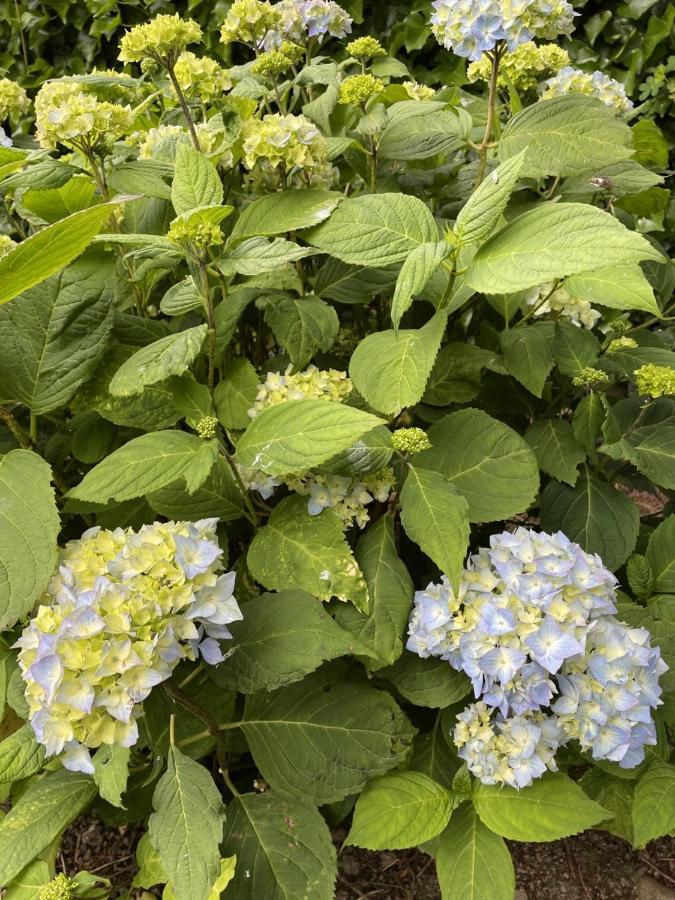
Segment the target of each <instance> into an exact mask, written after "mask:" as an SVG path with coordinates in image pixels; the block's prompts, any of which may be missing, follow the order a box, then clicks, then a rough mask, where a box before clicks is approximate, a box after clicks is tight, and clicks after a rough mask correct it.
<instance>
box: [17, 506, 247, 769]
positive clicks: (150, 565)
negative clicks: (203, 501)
mask: <svg viewBox="0 0 675 900" xmlns="http://www.w3.org/2000/svg"><path fill="white" fill-rule="evenodd" d="M217 522H218V520H217V519H203V520H201V521H199V522H166V523H159V522H155V523H154V524H152V525H144V526H143V527H142V528H141V529H140V531H138V532H135V531H134V530H133V529H131V528H128V529H126V530H124V529H122V528H116V529H115V530H114V531H105V530H101V529H99V528H91V529H89V531H86V532H85V533H84V534H83V535H82V538H81V539H80V540H76V541H70V542H69V543H68V544H66V546H65V548H64V549H63V550H62V551H61V552H60V558H59V566H58V569H57V571H56V573H55V574H54V576H53V577H52V579H51V581H50V582H49V585H48V587H47V592H46V596H45V603H44V604H43V605H41V606H40V607H39V608H38V611H37V613H36V614H35V616H34V617H33V619H32V620H31V621H30V623H29V624H28V626H27V627H26V628H25V629H24V631H23V634H22V635H21V637H20V638H19V640H18V641H17V643H16V645H15V646H16V647H18V648H19V656H18V661H19V667H20V669H21V673H22V676H23V680H24V683H25V696H26V701H27V702H28V708H29V719H30V724H31V726H32V728H33V731H34V733H35V736H36V738H37V740H38V742H39V743H41V744H42V745H43V746H44V747H45V748H46V751H47V754H48V755H49V756H54V755H57V754H62V756H61V761H62V763H63V765H64V766H65V767H66V768H67V769H71V770H73V771H81V772H87V773H92V772H93V764H92V762H91V758H90V756H89V749H92V748H95V747H98V746H100V745H102V744H110V745H112V744H117V745H121V746H123V747H131V746H133V744H135V743H136V741H137V740H138V726H137V721H136V720H137V718H138V716H139V714H140V703H141V702H142V701H143V700H144V699H145V698H146V697H147V696H148V694H149V693H150V691H151V689H152V688H153V687H154V686H155V685H157V684H159V683H161V682H162V681H165V680H166V679H167V678H169V677H170V676H171V673H172V672H173V670H174V669H175V667H176V666H177V665H178V663H179V662H180V661H181V660H183V659H189V660H195V659H197V658H198V657H199V656H201V657H202V658H203V659H204V660H205V661H206V662H207V663H210V664H212V665H215V664H217V663H219V662H221V661H222V660H223V659H224V657H223V654H222V652H221V649H220V645H219V643H218V641H219V640H221V639H225V638H229V637H231V634H230V632H229V630H228V629H227V627H226V626H227V624H228V623H230V622H233V621H235V620H236V619H240V618H241V612H240V611H239V607H238V605H237V602H236V600H235V598H234V596H233V594H232V591H233V588H234V581H235V575H234V573H233V572H230V573H227V574H224V575H220V574H219V572H220V570H221V569H222V566H221V564H220V557H221V555H222V551H221V550H220V548H219V546H218V543H217V540H216V525H217Z"/></svg>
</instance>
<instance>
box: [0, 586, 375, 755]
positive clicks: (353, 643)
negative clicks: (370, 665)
mask: <svg viewBox="0 0 675 900" xmlns="http://www.w3.org/2000/svg"><path fill="white" fill-rule="evenodd" d="M244 612H245V614H244V619H243V621H241V622H233V623H232V624H231V625H230V626H229V628H230V631H231V632H232V636H233V641H232V643H231V644H228V659H227V665H226V666H220V667H219V668H218V669H216V670H215V673H214V677H215V678H216V680H217V681H218V683H219V684H223V685H224V686H225V687H227V688H230V689H231V690H233V691H239V692H240V693H242V694H252V693H255V692H256V691H271V690H274V689H275V688H278V687H281V686H282V685H284V684H291V683H292V682H294V681H299V680H300V679H301V678H304V676H305V675H307V674H309V672H313V671H314V670H315V669H318V668H319V666H320V665H321V664H322V663H323V662H326V661H328V660H331V659H336V658H337V657H339V656H347V655H351V654H353V653H354V652H356V651H357V650H360V651H361V652H363V651H364V649H365V650H366V652H367V648H364V647H361V646H359V642H358V641H357V640H355V639H354V638H353V637H352V636H351V635H350V634H349V633H348V632H346V631H344V630H343V629H342V628H340V626H339V625H336V623H335V621H334V620H333V619H332V618H331V616H330V615H329V614H328V613H327V612H326V609H325V608H324V606H323V604H321V603H320V602H319V601H318V600H317V599H316V597H313V596H312V595H311V594H308V593H306V592H305V591H298V590H286V591H280V592H279V593H278V594H261V596H259V597H255V598H254V599H253V600H249V601H248V602H247V603H246V605H245V608H244ZM1 748H2V744H0V749H1Z"/></svg>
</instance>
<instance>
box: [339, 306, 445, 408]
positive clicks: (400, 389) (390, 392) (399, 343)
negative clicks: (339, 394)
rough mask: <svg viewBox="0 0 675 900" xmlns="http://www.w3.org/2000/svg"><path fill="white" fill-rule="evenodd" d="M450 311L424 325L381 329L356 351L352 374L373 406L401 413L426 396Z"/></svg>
mask: <svg viewBox="0 0 675 900" xmlns="http://www.w3.org/2000/svg"><path fill="white" fill-rule="evenodd" d="M446 322H447V315H446V313H444V312H438V313H436V315H435V316H434V317H433V318H432V319H430V320H429V322H427V324H426V325H425V326H424V327H423V328H419V329H415V330H413V329H405V330H403V331H399V332H398V333H396V332H395V331H393V330H391V331H378V332H375V333H374V334H369V335H368V336H367V337H366V338H364V339H363V340H362V341H361V343H360V344H359V346H358V347H357V348H356V350H355V351H354V354H353V355H352V358H351V362H350V364H349V375H350V377H351V379H352V381H353V383H354V387H355V388H356V390H357V391H358V392H359V393H360V394H361V395H362V396H363V397H365V399H366V400H367V401H368V403H369V404H370V406H372V407H373V408H374V409H377V410H378V411H379V412H383V413H385V414H387V415H397V414H398V413H399V412H400V411H401V410H402V409H405V407H407V406H414V405H415V404H416V403H419V401H420V400H421V399H422V395H423V394H424V390H425V388H426V385H427V381H428V380H429V375H430V374H431V370H432V368H433V365H434V361H435V359H436V355H437V354H438V348H439V347H440V344H441V340H442V339H443V333H444V332H445V325H446Z"/></svg>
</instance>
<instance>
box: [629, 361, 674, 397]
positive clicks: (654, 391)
mask: <svg viewBox="0 0 675 900" xmlns="http://www.w3.org/2000/svg"><path fill="white" fill-rule="evenodd" d="M634 375H635V383H636V385H637V389H638V393H640V394H643V395H644V396H647V397H673V396H675V369H671V368H670V367H669V366H657V365H656V364H655V363H647V365H644V366H640V368H639V369H636V370H635V372H634Z"/></svg>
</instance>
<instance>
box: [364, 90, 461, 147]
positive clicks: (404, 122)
mask: <svg viewBox="0 0 675 900" xmlns="http://www.w3.org/2000/svg"><path fill="white" fill-rule="evenodd" d="M444 106H445V104H444V103H440V102H437V101H423V102H420V101H415V100H410V101H404V102H403V103H397V104H395V105H394V106H393V107H392V108H391V111H390V113H389V122H388V124H387V126H386V127H385V128H384V130H383V131H382V134H381V136H380V140H379V143H378V147H377V155H378V156H379V157H380V159H396V160H416V159H429V157H431V156H436V155H438V154H443V155H446V154H448V153H452V152H453V151H454V150H458V149H459V148H460V147H461V146H462V144H463V142H464V124H463V117H462V111H453V110H449V109H444V108H443V107H444Z"/></svg>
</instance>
